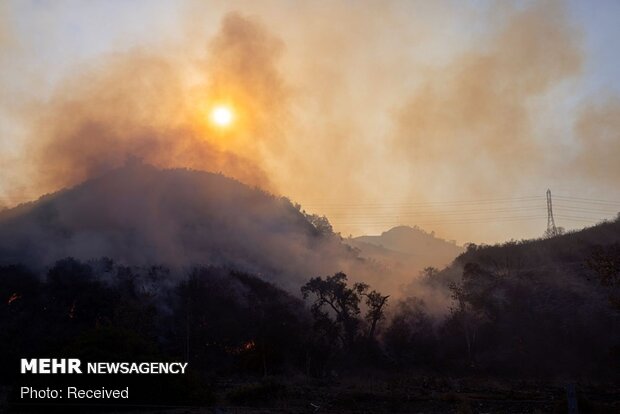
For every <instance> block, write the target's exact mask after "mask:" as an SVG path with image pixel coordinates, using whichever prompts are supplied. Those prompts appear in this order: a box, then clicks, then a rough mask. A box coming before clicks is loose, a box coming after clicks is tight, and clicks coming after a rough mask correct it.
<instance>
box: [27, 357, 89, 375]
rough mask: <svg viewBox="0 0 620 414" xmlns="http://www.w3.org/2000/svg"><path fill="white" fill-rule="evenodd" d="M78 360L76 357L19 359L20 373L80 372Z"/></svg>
mask: <svg viewBox="0 0 620 414" xmlns="http://www.w3.org/2000/svg"><path fill="white" fill-rule="evenodd" d="M80 364H81V362H80V360H79V359H76V358H69V359H64V358H63V359H56V358H33V359H24V358H22V360H21V373H22V374H26V373H32V374H81V373H82V370H81V369H80Z"/></svg>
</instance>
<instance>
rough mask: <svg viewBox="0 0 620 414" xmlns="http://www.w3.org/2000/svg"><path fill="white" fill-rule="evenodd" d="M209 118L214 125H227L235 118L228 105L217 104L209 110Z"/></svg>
mask: <svg viewBox="0 0 620 414" xmlns="http://www.w3.org/2000/svg"><path fill="white" fill-rule="evenodd" d="M210 118H211V122H213V123H214V124H215V125H217V126H220V127H227V126H230V125H231V124H232V123H233V121H234V120H235V114H234V112H233V110H232V108H231V107H230V106H226V105H217V106H214V107H213V109H212V110H211V115H210Z"/></svg>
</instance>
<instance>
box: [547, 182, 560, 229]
mask: <svg viewBox="0 0 620 414" xmlns="http://www.w3.org/2000/svg"><path fill="white" fill-rule="evenodd" d="M546 234H547V237H555V236H557V235H558V229H557V227H555V220H554V219H553V204H552V203H551V190H549V189H547V232H546Z"/></svg>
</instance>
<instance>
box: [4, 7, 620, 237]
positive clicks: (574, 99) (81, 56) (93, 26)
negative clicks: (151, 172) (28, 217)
mask: <svg viewBox="0 0 620 414" xmlns="http://www.w3.org/2000/svg"><path fill="white" fill-rule="evenodd" d="M619 20H620V3H619V2H617V1H613V0H609V1H603V0H593V1H576V0H573V1H544V2H543V1H514V2H510V1H501V2H500V1H483V0H471V1H436V2H435V1H434V2H429V1H415V0H412V1H380V2H379V1H344V0H342V1H340V0H338V1H307V2H295V1H258V2H256V1H251V2H250V1H225V2H224V1H221V2H220V1H140V0H132V1H88V2H87V1H69V0H60V1H27V0H22V1H6V0H5V1H2V2H0V203H1V204H0V205H4V206H7V207H10V206H13V205H15V204H17V203H20V202H24V201H28V200H32V199H36V198H37V197H39V196H40V195H42V194H45V193H49V192H53V191H56V190H58V189H61V188H64V187H67V186H72V185H75V184H77V183H79V182H81V181H83V180H85V179H88V178H89V177H92V176H96V175H98V174H101V173H103V172H105V171H106V170H108V169H110V168H114V167H116V166H119V165H122V164H123V163H124V162H125V160H126V159H127V157H128V156H136V157H139V158H142V159H144V160H145V161H146V162H149V163H152V164H154V165H157V166H161V167H166V168H171V167H187V168H195V169H201V170H208V171H215V172H222V173H224V174H226V175H230V176H232V177H234V178H237V179H239V180H240V181H242V182H245V183H247V184H249V185H255V186H259V187H262V188H265V189H267V190H269V191H271V192H273V193H275V194H278V195H283V196H287V197H289V198H290V199H291V200H292V201H294V202H298V203H300V204H301V205H302V208H304V209H306V210H307V211H309V212H312V213H318V214H325V215H327V216H328V218H329V219H330V221H331V222H332V224H333V225H334V228H335V230H336V231H339V232H341V234H342V235H343V236H348V235H349V234H352V235H360V234H378V233H381V232H382V231H385V230H387V229H388V228H390V227H392V226H394V225H397V224H406V225H418V226H420V227H422V228H423V229H425V230H427V231H435V232H436V234H437V235H438V236H440V237H443V238H446V239H450V240H456V241H457V242H459V243H465V242H476V243H495V242H501V241H505V240H510V239H521V238H531V237H539V236H540V235H542V233H543V232H544V230H545V229H546V226H547V208H546V199H545V192H546V191H547V189H548V188H550V189H551V191H552V194H553V203H554V214H555V221H556V224H557V225H558V226H562V227H565V228H566V229H568V230H570V229H578V228H581V227H583V226H586V225H592V224H594V223H596V222H597V221H599V220H602V219H606V218H607V219H608V218H613V217H615V214H616V213H617V212H618V211H620V189H619V188H618V185H617V183H618V179H620V163H619V162H618V161H617V160H618V158H619V156H620V132H619V131H620V100H619V96H620V85H619V84H618V82H617V77H618V74H620V57H619V56H618V54H617V53H615V50H616V49H617V46H616V45H617V44H618V43H619V41H620V28H619V27H620V25H618V24H617V22H618V21H619ZM221 104H224V105H227V106H229V107H231V108H232V110H233V112H234V113H235V122H233V124H231V125H230V126H229V127H226V128H221V127H218V126H215V125H212V123H210V122H209V113H210V111H211V110H212V108H213V107H214V106H216V105H221Z"/></svg>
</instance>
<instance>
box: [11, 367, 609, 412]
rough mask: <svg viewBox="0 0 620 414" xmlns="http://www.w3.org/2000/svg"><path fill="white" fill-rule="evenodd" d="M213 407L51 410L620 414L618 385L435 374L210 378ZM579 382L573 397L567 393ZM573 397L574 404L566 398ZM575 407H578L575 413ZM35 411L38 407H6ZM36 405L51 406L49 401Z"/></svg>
mask: <svg viewBox="0 0 620 414" xmlns="http://www.w3.org/2000/svg"><path fill="white" fill-rule="evenodd" d="M213 387H214V388H213V398H214V403H213V405H211V406H209V407H192V406H143V405H134V406H129V407H115V408H111V409H110V408H108V409H106V408H104V407H101V406H96V405H95V406H82V407H75V408H76V409H74V410H71V409H68V408H69V407H66V406H65V407H59V406H57V407H54V408H55V409H54V408H52V411H54V412H105V413H117V412H118V413H120V412H123V413H127V412H133V413H147V412H148V413H150V412H159V413H166V414H172V413H175V414H177V413H178V414H181V413H187V414H193V413H217V414H225V413H239V414H242V413H567V412H568V413H620V387H618V385H617V384H615V385H614V384H586V383H577V384H570V383H566V382H564V381H556V382H550V381H545V382H538V381H506V380H489V379H484V380H482V379H475V378H467V379H463V378H461V379H456V378H437V377H416V378H412V377H399V378H389V379H385V378H373V377H371V376H366V377H364V378H359V377H358V378H346V379H338V378H333V379H331V380H329V381H317V380H308V379H304V378H283V377H274V378H268V379H262V380H255V381H249V380H240V379H239V380H226V381H215V382H214V383H213ZM571 387H574V390H575V393H574V395H575V398H572V397H567V395H568V394H570V392H567V390H570V389H571ZM569 400H570V403H569ZM569 405H570V406H571V409H572V408H574V409H576V411H570V410H569ZM5 408H8V409H9V411H10V412H30V411H32V408H35V407H24V406H13V407H5ZM38 408H39V409H38V410H37V409H36V408H35V410H34V411H37V412H49V410H48V408H51V407H45V408H44V407H38Z"/></svg>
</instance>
